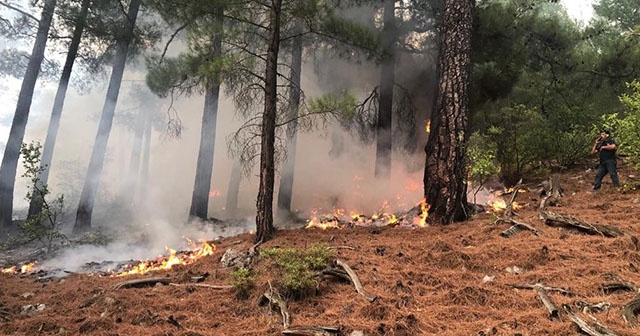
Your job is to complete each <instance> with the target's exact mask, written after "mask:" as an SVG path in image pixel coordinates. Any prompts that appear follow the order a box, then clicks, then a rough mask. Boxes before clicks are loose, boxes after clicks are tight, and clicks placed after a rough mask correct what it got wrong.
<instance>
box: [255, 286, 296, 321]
mask: <svg viewBox="0 0 640 336" xmlns="http://www.w3.org/2000/svg"><path fill="white" fill-rule="evenodd" d="M265 302H269V304H270V307H271V309H274V308H278V311H280V315H281V316H282V328H283V329H284V330H287V329H289V324H291V315H290V314H289V308H288V305H287V301H285V300H284V299H283V298H282V296H281V295H280V294H279V293H278V292H276V291H274V290H273V289H272V290H271V292H265V293H264V294H262V297H261V298H260V305H264V303H265Z"/></svg>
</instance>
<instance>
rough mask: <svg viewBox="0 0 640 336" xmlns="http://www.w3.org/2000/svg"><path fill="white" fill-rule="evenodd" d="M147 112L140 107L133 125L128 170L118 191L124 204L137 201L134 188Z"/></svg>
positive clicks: (138, 171) (135, 188)
mask: <svg viewBox="0 0 640 336" xmlns="http://www.w3.org/2000/svg"><path fill="white" fill-rule="evenodd" d="M148 113H149V111H147V109H140V110H139V111H138V115H137V116H136V121H135V124H134V126H133V127H134V129H133V144H132V145H131V160H130V161H129V172H128V174H127V176H126V177H125V182H124V185H123V186H122V190H121V192H120V198H121V199H122V200H123V201H124V204H135V203H136V202H137V199H136V190H137V184H138V183H137V181H138V176H139V174H140V155H141V154H142V140H143V138H144V133H145V126H146V123H147V114H148Z"/></svg>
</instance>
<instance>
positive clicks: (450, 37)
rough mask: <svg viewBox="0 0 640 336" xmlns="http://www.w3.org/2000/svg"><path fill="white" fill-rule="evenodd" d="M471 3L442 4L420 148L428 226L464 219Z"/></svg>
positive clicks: (456, 0) (453, 0) (459, 0)
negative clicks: (430, 104) (431, 97)
mask: <svg viewBox="0 0 640 336" xmlns="http://www.w3.org/2000/svg"><path fill="white" fill-rule="evenodd" d="M473 6H474V1H473V0H446V1H445V12H444V18H443V26H442V33H441V34H442V35H441V37H440V53H439V55H438V65H437V66H438V71H437V72H438V88H437V90H438V91H437V94H436V98H435V107H434V110H433V112H434V113H433V114H432V115H431V132H430V134H429V140H428V142H427V145H426V147H425V152H426V154H427V158H426V164H425V171H424V196H425V199H426V202H427V204H428V205H429V221H430V223H432V224H449V223H451V222H453V221H462V220H465V219H467V218H468V212H467V183H466V179H467V169H466V164H467V158H466V145H467V139H468V129H467V111H468V109H469V98H468V87H469V71H470V65H471V25H472V10H473Z"/></svg>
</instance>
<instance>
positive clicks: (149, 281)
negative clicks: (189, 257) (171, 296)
mask: <svg viewBox="0 0 640 336" xmlns="http://www.w3.org/2000/svg"><path fill="white" fill-rule="evenodd" d="M170 282H171V279H169V278H144V279H133V280H129V281H125V282H121V283H119V284H117V285H115V286H113V289H121V288H134V287H135V288H140V287H147V286H154V285H156V284H158V283H161V284H163V285H168V284H169V283H170Z"/></svg>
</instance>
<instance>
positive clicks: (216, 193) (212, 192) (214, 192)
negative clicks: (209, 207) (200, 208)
mask: <svg viewBox="0 0 640 336" xmlns="http://www.w3.org/2000/svg"><path fill="white" fill-rule="evenodd" d="M217 196H220V192H219V191H218V190H211V191H210V192H209V198H212V197H217Z"/></svg>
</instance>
